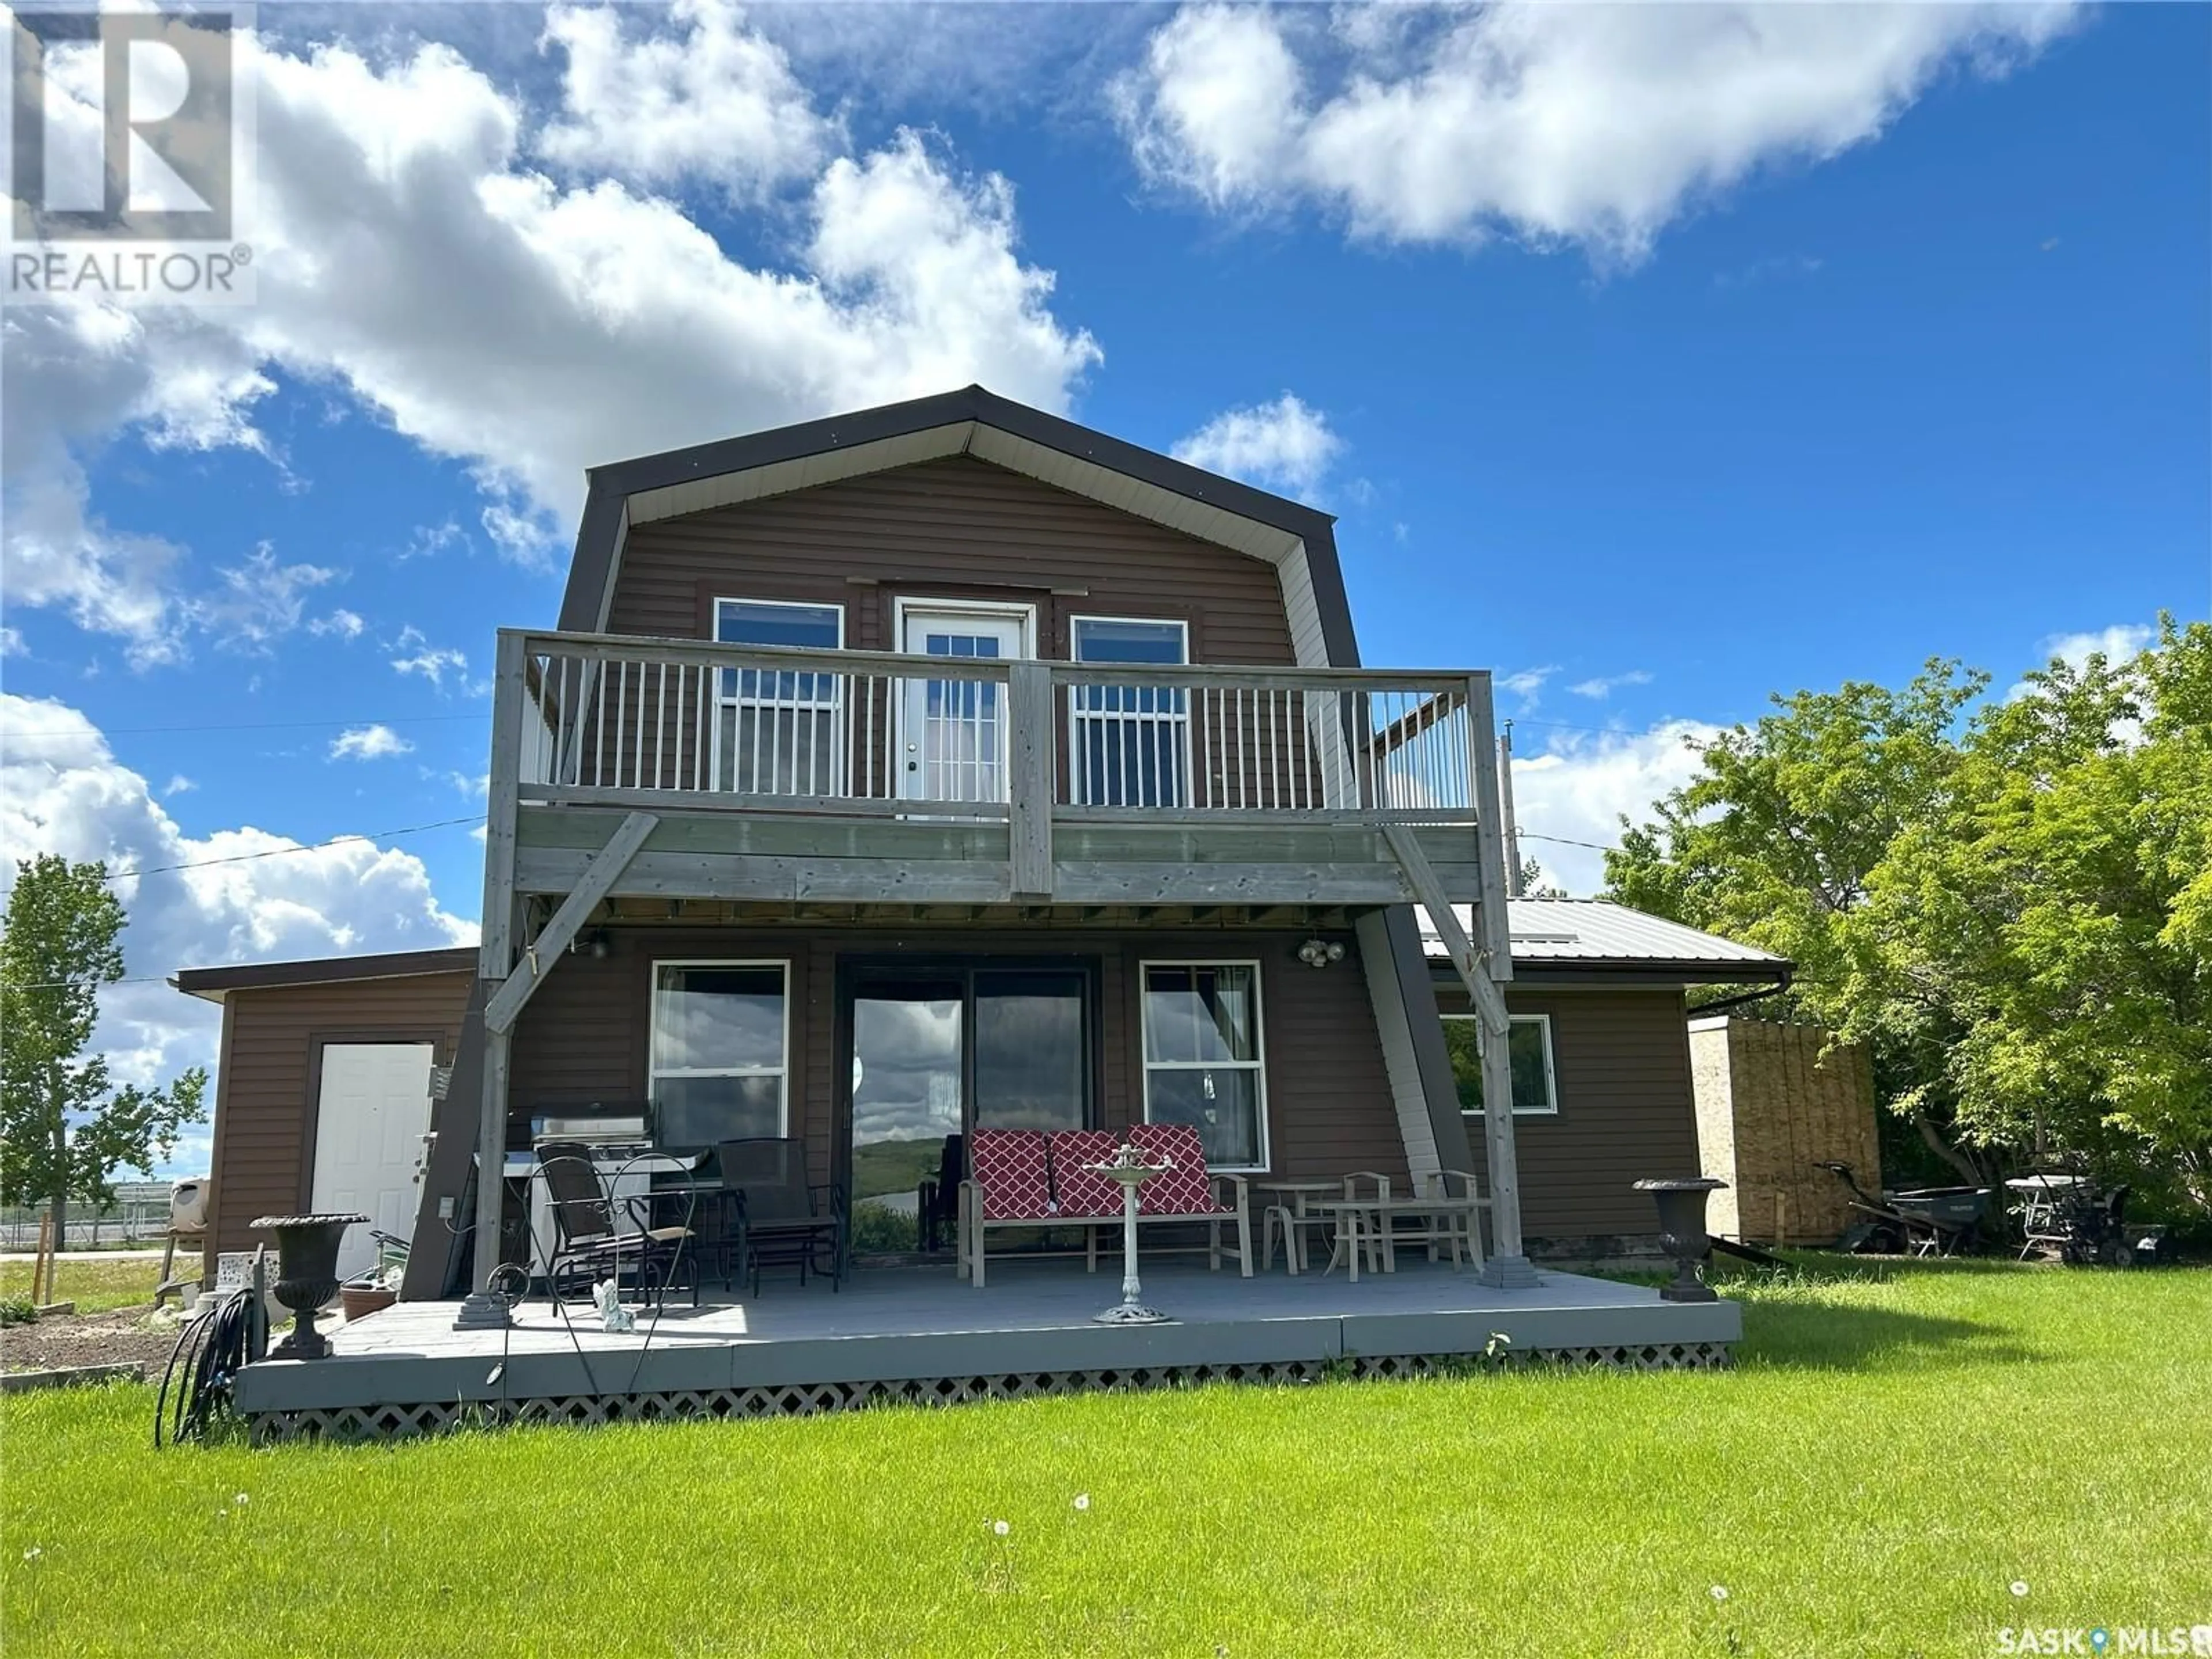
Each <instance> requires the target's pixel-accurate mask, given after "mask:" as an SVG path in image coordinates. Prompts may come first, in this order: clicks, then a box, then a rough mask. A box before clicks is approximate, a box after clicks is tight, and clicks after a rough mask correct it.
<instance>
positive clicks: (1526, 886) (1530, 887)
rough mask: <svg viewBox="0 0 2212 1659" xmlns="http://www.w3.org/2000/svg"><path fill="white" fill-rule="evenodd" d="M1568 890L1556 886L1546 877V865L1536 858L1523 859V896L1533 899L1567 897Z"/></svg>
mask: <svg viewBox="0 0 2212 1659" xmlns="http://www.w3.org/2000/svg"><path fill="white" fill-rule="evenodd" d="M1521 896H1522V898H1532V899H1553V898H1565V897H1566V896H1567V890H1566V889H1565V888H1564V887H1555V886H1553V884H1551V883H1550V882H1548V881H1546V880H1545V879H1544V866H1542V865H1541V864H1539V863H1538V862H1537V861H1536V860H1534V859H1522V860H1521Z"/></svg>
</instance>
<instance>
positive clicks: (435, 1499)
mask: <svg viewBox="0 0 2212 1659" xmlns="http://www.w3.org/2000/svg"><path fill="white" fill-rule="evenodd" d="M1745 1294H1746V1296H1747V1301H1748V1304H1749V1307H1748V1312H1747V1326H1748V1340H1747V1343H1746V1345H1745V1347H1744V1349H1743V1351H1742V1354H1741V1361H1742V1363H1741V1366H1740V1368H1739V1369H1738V1370H1735V1371H1734V1372H1732V1373H1721V1374H1703V1375H1690V1374H1680V1375H1653V1376H1621V1375H1617V1374H1612V1373H1573V1374H1569V1373H1559V1372H1526V1373H1512V1374H1505V1375H1486V1376H1462V1377H1453V1378H1448V1379H1431V1380H1425V1381H1419V1382H1411V1383H1323V1384H1320V1385H1317V1386H1315V1387H1311V1388H1304V1389H1258V1388H1234V1387H1218V1388H1208V1389H1196V1390H1191V1391H1187V1392H1181V1393H1172V1394H1160V1395H1091V1396H1088V1397H1082V1398H1075V1399H1067V1400H1054V1401H1032V1402H1026V1403H1021V1404H1014V1405H1007V1406H989V1407H961V1408H957V1409H954V1410H945V1411H922V1410H913V1409H901V1410H887V1411H878V1412H871V1413H857V1414H854V1415H850V1416H845V1417H839V1418H824V1419H814V1420H811V1421H806V1420H787V1421H774V1422H764V1423H753V1424H741V1425H677V1426H637V1427H621V1428H611V1429H599V1430H587V1431H568V1430H553V1429H540V1430H521V1431H507V1432H501V1433H480V1434H461V1435H457V1436H454V1437H449V1438H446V1439H442V1440H439V1441H434V1442H423V1443H413V1444H405V1445H398V1446H369V1447H312V1446H310V1447H292V1448H282V1449H270V1450H263V1451H255V1450H252V1449H247V1448H246V1447H245V1446H243V1445H238V1444H233V1445H225V1446H220V1447H214V1448H198V1449H183V1450H179V1451H173V1452H167V1453H163V1454H161V1455H155V1454H154V1453H153V1452H151V1451H149V1449H147V1444H146V1435H147V1430H148V1424H149V1408H150V1403H151V1402H150V1395H149V1393H148V1392H147V1391H146V1390H145V1389H139V1388H128V1387H125V1388H116V1389H107V1390H103V1391H100V1392H97V1393H88V1394H71V1395H63V1394H52V1395H35V1396H26V1397H21V1398H19V1399H15V1400H12V1401H6V1402H4V1404H0V1432H4V1455H5V1490H4V1498H0V1590H4V1594H5V1607H6V1619H7V1625H6V1629H5V1632H4V1642H5V1649H6V1651H7V1653H8V1654H9V1656H10V1659H16V1656H30V1655H46V1654H55V1655H60V1654H68V1655H73V1656H81V1655H94V1654H110V1653H112V1654H143V1655H152V1654H165V1653H185V1652H189V1653H192V1654H202V1653H219V1654H222V1655H225V1656H239V1659H243V1656H249V1655H260V1654H271V1655H290V1654H298V1653H307V1652H313V1653H328V1654H341V1655H363V1656H382V1655H393V1656H402V1655H404V1656H410V1659H412V1656H435V1655H445V1654H453V1655H462V1654H466V1655H471V1656H475V1655H490V1654H554V1653H589V1654H595V1655H596V1654H627V1653H639V1654H687V1655H688V1654H708V1653H713V1654H737V1653H772V1654H779V1655H780V1654H813V1653H821V1654H867V1655H874V1654H887V1653H893V1652H900V1653H906V1652H915V1653H927V1654H963V1653H1007V1654H1030V1653H1036V1654H1045V1655H1052V1656H1055V1659H1058V1656H1068V1655H1088V1654H1154V1653H1158V1654H1192V1655H1197V1656H1200V1659H1204V1656H1207V1655H1222V1654H1229V1655H1237V1656H1247V1655H1269V1656H1272V1655H1291V1654H1296V1655H1321V1654H1337V1653H1342V1654H1361V1655H1368V1654H1392V1655H1401V1654H1430V1653H1434V1654H1453V1655H1458V1654H1469V1653H1492V1652H1507V1651H1513V1652H1522V1651H1527V1652H1535V1653H1544V1654H1587V1653H1598V1652H1604V1653H1621V1654H1650V1655H1665V1656H1690V1655H1700V1654H1758V1655H1800V1654H1802V1655H1814V1654H1819V1655H1854V1656H1857V1655H1875V1654H1880V1655H1911V1654H1920V1655H1928V1656H1936V1655H1974V1656H1980V1655H1985V1654H1990V1653H1994V1652H1996V1651H1997V1650H1998V1632H1999V1631H2000V1630H2001V1629H2002V1628H2004V1627H2008V1626H2027V1625H2033V1626H2039V1627H2042V1626H2052V1627H2061V1628H2063V1627H2069V1626H2094V1625H2098V1624H2111V1625H2116V1626H2125V1625H2155V1626H2166V1627H2170V1626H2176V1625H2181V1626H2189V1625H2194V1624H2198V1623H2205V1622H2212V1550H2208V1549H2207V1547H2206V1540H2207V1539H2208V1538H2212V1409H2208V1407H2212V1273H2203V1272H2193V1271H2185V1270H2170V1271H2165V1272H2156V1273H2136V1274H2118V1273H2100V1272H2096V1271H2093V1270H2055V1269H2033V1268H2028V1269H2013V1268H2007V1267H1996V1266H1994V1265H1991V1266H1985V1267H1974V1266H1948V1265H1940V1264H1939V1265H1934V1266H1930V1267H1909V1268H1894V1269H1890V1270H1888V1271H1887V1273H1883V1274H1881V1277H1879V1278H1875V1279H1869V1277H1867V1276H1866V1275H1865V1274H1864V1273H1862V1272H1861V1271H1860V1270H1857V1269H1851V1270H1849V1272H1848V1273H1847V1274H1846V1275H1845V1276H1844V1277H1840V1278H1832V1279H1820V1278H1819V1277H1817V1276H1814V1275H1804V1276H1799V1277H1796V1278H1795V1279H1791V1280H1790V1281H1788V1282H1775V1283H1768V1284H1765V1285H1752V1286H1751V1287H1749V1288H1748V1289H1747V1291H1746V1292H1745ZM1079 1494H1087V1496H1088V1498H1089V1504H1088V1507H1087V1508H1085V1509H1082V1510H1079V1509H1077V1508H1076V1507H1075V1500H1076V1498H1077V1497H1078V1496H1079ZM995 1521H1004V1522H1007V1524H1008V1530H1007V1533H1006V1536H1005V1537H1004V1538H1003V1539H1001V1538H1000V1537H999V1536H998V1535H997V1534H995V1533H994V1530H993V1529H992V1524H991V1523H992V1522H995ZM33 1552H35V1553H33ZM2015 1581H2018V1582H2019V1583H2023V1584H2025V1585H2026V1586H2027V1593H2026V1594H2025V1595H2015V1593H2014V1590H2013V1588H2012V1586H2013V1585H2014V1584H2015ZM1716 1586H1717V1587H1720V1588H1721V1589H1724V1590H1725V1592H1726V1595H1725V1599H1722V1598H1721V1597H1719V1596H1717V1595H1716V1593H1715V1587H1716Z"/></svg>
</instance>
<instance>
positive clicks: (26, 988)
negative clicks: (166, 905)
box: [0, 854, 207, 1239]
mask: <svg viewBox="0 0 2212 1659" xmlns="http://www.w3.org/2000/svg"><path fill="white" fill-rule="evenodd" d="M123 927H124V912H123V905H122V902H121V901H120V900H118V898H117V897H116V896H115V894H114V892H113V891H112V890H111V889H110V887H109V886H108V882H107V869H106V866H105V865H101V864H71V863H70V862H69V861H68V860H64V859H60V858H57V857H54V856H53V855H52V854H44V855H41V856H40V858H38V859H36V860H28V861H18V863H17V864H16V866H15V890H14V891H13V892H12V893H10V894H9V898H8V912H7V922H6V931H5V933H4V934H0V1201H4V1202H6V1203H9V1204H28V1203H35V1202H37V1201H39V1200H51V1201H52V1205H53V1212H54V1232H55V1237H56V1238H57V1239H59V1238H60V1237H62V1229H63V1227H64V1225H66V1223H67V1220H68V1213H69V1200H71V1199H73V1198H75V1199H83V1200H88V1201H89V1202H92V1203H94V1204H100V1205H105V1204H106V1202H107V1201H108V1200H110V1199H112V1197H113V1196H114V1188H113V1185H112V1177H113V1176H114V1174H115V1172H116V1170H118V1169H120V1168H122V1167H124V1166H125V1165H128V1166H129V1167H131V1168H132V1169H135V1170H139V1171H140V1172H141V1173H149V1172H150V1171H151V1170H152V1169H153V1167H154V1165H155V1163H157V1162H160V1161H163V1160H166V1159H167V1158H168V1157H169V1155H170V1154H171V1152H173V1151H174V1150H175V1146H176V1141H177V1137H178V1134H179V1133H180V1132H181V1130H182V1129H183V1127H184V1126H185V1124H187V1123H195V1122H197V1121H200V1120H201V1119H202V1118H204V1116H205V1115H206V1112H205V1109H204V1106H203V1104H202V1098H203V1097H204V1094H205V1093H206V1090H207V1073H206V1072H205V1071H204V1069H202V1068H200V1067H197V1066H195V1067H194V1068H193V1069H191V1071H188V1072H186V1073H185V1074H184V1075H183V1076H181V1077H179V1079H176V1081H175V1082H173V1083H172V1084H170V1085H169V1086H168V1087H167V1088H166V1089H155V1090H149V1089H142V1088H139V1087H137V1085H127V1086H125V1087H124V1088H121V1089H116V1088H114V1087H112V1084H111V1081H110V1079H109V1077H108V1069H107V1061H106V1058H105V1056H103V1055H100V1054H94V1055H92V1056H90V1057H89V1058H85V1057H83V1055H84V1050H85V1048H86V1047H87V1046H88V1044H89V1043H90V1042H91V1041H92V1034H93V1028H94V1024H96V1022H97V1020H98V1018H99V999H100V988H101V987H103V986H107V985H112V984H113V983H114V982H115V981H117V980H118V979H120V978H122V977H123V951H122V947H121V946H120V945H118V943H117V940H118V938H119V936H120V935H121V933H122V932H123Z"/></svg>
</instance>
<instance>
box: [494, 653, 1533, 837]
mask: <svg viewBox="0 0 2212 1659" xmlns="http://www.w3.org/2000/svg"><path fill="white" fill-rule="evenodd" d="M501 665H502V671H501V677H500V688H499V693H498V696H499V705H498V709H497V712H496V715H495V721H496V726H497V732H496V735H495V746H494V750H493V753H494V757H495V763H494V777H493V785H494V793H495V799H497V798H498V797H499V796H500V795H501V793H504V792H503V790H502V789H501V785H502V784H503V783H505V782H506V780H503V779H502V778H501V776H500V772H501V769H502V764H504V765H505V766H507V767H511V769H512V774H513V776H512V788H513V795H512V797H511V799H514V800H515V801H516V802H518V803H519V804H523V805H527V804H530V803H545V804H555V805H641V804H652V805H656V806H658V807H659V808H662V809H665V810H699V809H704V810H717V811H719V810H729V811H748V812H766V813H776V814H784V815H800V814H833V815H839V816H866V815H888V816H895V817H919V818H926V819H928V820H933V821H962V820H965V821H969V822H980V823H1000V822H1007V821H1010V820H1011V821H1013V822H1014V823H1017V824H1019V823H1020V822H1021V821H1023V820H1024V819H1025V818H1036V817H1047V818H1048V819H1050V820H1051V821H1054V822H1061V823H1113V822H1119V821H1136V822H1142V823H1170V822H1176V821H1180V820H1194V821H1203V822H1211V823H1222V822H1227V823H1237V822H1246V823H1259V822H1261V821H1299V822H1307V823H1331V822H1336V823H1346V822H1355V823H1370V824H1380V823H1416V824H1469V823H1473V822H1474V811H1475V797H1476V786H1475V782H1474V766H1475V763H1476V760H1477V757H1486V755H1487V747H1488V728H1489V723H1490V722H1489V709H1488V693H1487V680H1486V677H1485V676H1483V675H1480V674H1470V673H1466V672H1462V673H1455V674H1454V673H1413V672H1406V671H1397V670H1364V669H1267V668H1233V667H1214V666H1207V665H1176V666H1171V667H1162V666H1148V665H1100V664H1074V663H1063V662H1042V661H1030V660H1020V661H1003V660H996V659H976V658H944V657H933V656H915V655H906V654H899V653H882V652H865V651H811V650H787V649H773V648H768V647H752V646H737V645H721V644H715V643H711V642H708V641H695V640H670V639H641V638H629V637H619V636H613V635H586V634H558V633H525V632H520V631H509V632H507V633H503V634H502V635H501ZM1478 705H1479V708H1478ZM1478 712H1479V718H1480V736H1478V735H1477V734H1476V727H1475V726H1474V724H1473V723H1472V722H1471V713H1478Z"/></svg>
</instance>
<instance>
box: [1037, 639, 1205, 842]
mask: <svg viewBox="0 0 2212 1659" xmlns="http://www.w3.org/2000/svg"><path fill="white" fill-rule="evenodd" d="M1068 653H1069V654H1070V655H1071V656H1072V657H1073V658H1074V659H1075V660H1076V661H1077V662H1079V663H1142V664H1146V665H1157V666H1168V665H1175V664H1179V663H1184V662H1188V661H1189V660H1190V628H1189V625H1188V623H1181V622H1171V621H1153V620H1150V619H1147V618H1144V617H1075V618H1074V619H1073V621H1072V622H1071V623H1069V624H1068ZM1067 738H1068V742H1067V755H1068V760H1067V775H1068V783H1069V786H1070V787H1071V789H1072V790H1073V793H1074V797H1075V804H1076V805H1079V806H1165V807H1176V806H1183V805H1188V804H1189V801H1190V693H1189V692H1188V690H1185V689H1184V688H1183V687H1182V686H1171V685H1078V686H1073V687H1071V688H1069V690H1068V696H1067Z"/></svg>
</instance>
